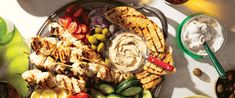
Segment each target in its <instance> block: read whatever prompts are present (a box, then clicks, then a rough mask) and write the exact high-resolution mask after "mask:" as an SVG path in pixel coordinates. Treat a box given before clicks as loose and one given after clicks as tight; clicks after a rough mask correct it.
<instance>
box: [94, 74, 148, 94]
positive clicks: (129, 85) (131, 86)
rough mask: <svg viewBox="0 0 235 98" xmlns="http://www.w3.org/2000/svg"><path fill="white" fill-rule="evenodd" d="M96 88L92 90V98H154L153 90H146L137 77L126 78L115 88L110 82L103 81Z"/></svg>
mask: <svg viewBox="0 0 235 98" xmlns="http://www.w3.org/2000/svg"><path fill="white" fill-rule="evenodd" d="M96 90H97V91H95V90H91V95H92V98H152V94H151V92H150V91H149V90H144V89H143V88H142V87H141V83H140V81H139V80H138V79H137V78H136V77H131V78H129V79H127V80H124V81H123V82H121V83H120V84H119V85H118V86H117V87H116V88H115V89H114V87H113V86H111V85H109V84H105V83H102V84H100V85H98V86H97V88H96ZM105 96H106V97H105Z"/></svg>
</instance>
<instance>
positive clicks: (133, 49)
mask: <svg viewBox="0 0 235 98" xmlns="http://www.w3.org/2000/svg"><path fill="white" fill-rule="evenodd" d="M108 51H109V54H108V56H109V59H110V60H111V63H112V65H113V67H114V68H115V69H117V70H119V71H123V72H133V71H136V70H138V69H139V68H140V67H141V65H142V64H143V62H144V61H145V58H144V57H143V56H142V53H145V54H146V53H147V46H146V44H145V41H144V40H143V39H142V38H141V37H139V36H138V35H136V34H134V33H130V32H122V33H117V34H116V35H115V36H114V37H113V38H112V40H111V44H110V45H109V48H108Z"/></svg>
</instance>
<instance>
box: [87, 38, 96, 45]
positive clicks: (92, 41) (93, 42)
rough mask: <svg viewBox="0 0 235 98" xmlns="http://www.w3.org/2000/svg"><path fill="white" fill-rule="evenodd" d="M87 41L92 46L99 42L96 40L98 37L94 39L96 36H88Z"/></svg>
mask: <svg viewBox="0 0 235 98" xmlns="http://www.w3.org/2000/svg"><path fill="white" fill-rule="evenodd" d="M87 40H88V41H89V43H91V44H96V43H97V42H98V41H97V39H96V37H94V36H88V37H87Z"/></svg>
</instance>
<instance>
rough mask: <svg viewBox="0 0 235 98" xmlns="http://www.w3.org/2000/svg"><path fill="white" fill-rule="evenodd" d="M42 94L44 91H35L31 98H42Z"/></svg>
mask: <svg viewBox="0 0 235 98" xmlns="http://www.w3.org/2000/svg"><path fill="white" fill-rule="evenodd" d="M41 94H42V90H35V91H33V93H32V95H31V96H30V98H42V96H41Z"/></svg>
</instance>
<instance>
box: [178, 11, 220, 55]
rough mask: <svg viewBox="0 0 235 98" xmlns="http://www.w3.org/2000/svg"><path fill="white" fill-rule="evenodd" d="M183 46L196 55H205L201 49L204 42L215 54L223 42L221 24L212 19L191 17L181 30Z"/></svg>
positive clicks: (204, 16)
mask: <svg viewBox="0 0 235 98" xmlns="http://www.w3.org/2000/svg"><path fill="white" fill-rule="evenodd" d="M181 38H182V41H183V44H184V45H185V46H186V47H187V48H188V49H189V50H191V51H192V52H194V53H196V54H198V55H207V53H206V51H205V50H204V49H203V43H204V42H205V41H206V42H207V43H208V45H209V46H210V48H211V50H212V51H214V52H216V51H217V50H219V49H220V47H221V46H222V45H223V42H224V35H223V30H222V26H221V24H220V23H219V22H218V21H217V20H216V19H215V18H213V17H211V16H207V15H197V16H194V17H192V18H191V19H190V20H189V21H188V22H187V23H186V24H185V25H184V26H183V28H182V35H181Z"/></svg>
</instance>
